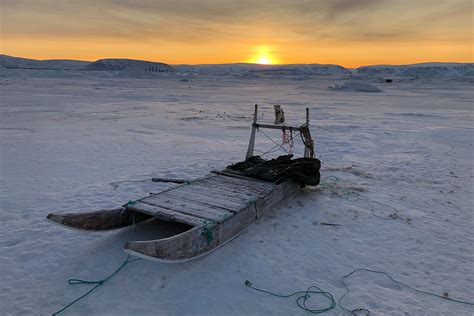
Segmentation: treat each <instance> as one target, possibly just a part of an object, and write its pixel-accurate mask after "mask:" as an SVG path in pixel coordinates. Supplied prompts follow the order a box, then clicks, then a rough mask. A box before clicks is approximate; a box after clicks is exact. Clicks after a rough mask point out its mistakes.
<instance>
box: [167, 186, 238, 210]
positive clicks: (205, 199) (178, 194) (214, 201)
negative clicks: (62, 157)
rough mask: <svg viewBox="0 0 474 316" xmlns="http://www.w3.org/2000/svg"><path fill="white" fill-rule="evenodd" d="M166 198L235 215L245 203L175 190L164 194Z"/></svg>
mask: <svg viewBox="0 0 474 316" xmlns="http://www.w3.org/2000/svg"><path fill="white" fill-rule="evenodd" d="M163 195H164V196H166V197H170V198H175V199H177V200H181V199H182V200H185V201H193V202H196V203H198V204H202V205H207V206H213V207H219V208H223V209H225V210H228V211H231V212H233V213H237V212H239V211H240V210H241V209H242V208H243V207H245V204H244V203H235V202H231V201H227V200H225V199H222V198H220V197H219V196H216V195H214V196H203V195H200V194H198V193H195V192H183V191H182V190H174V191H168V192H166V193H163Z"/></svg>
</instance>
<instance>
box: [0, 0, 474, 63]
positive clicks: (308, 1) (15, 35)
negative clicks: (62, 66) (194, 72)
mask: <svg viewBox="0 0 474 316" xmlns="http://www.w3.org/2000/svg"><path fill="white" fill-rule="evenodd" d="M0 10H1V11H0V17H1V21H0V53H1V54H6V55H12V56H21V57H26V58H34V59H79V60H91V61H92V60H97V59H100V58H132V59H143V60H152V61H160V62H165V63H169V64H208V63H234V62H256V63H272V64H275V63H280V64H289V63H322V64H338V65H342V66H345V67H357V66H362V65H369V64H409V63H417V62H428V61H443V62H448V61H450V62H472V61H473V1H472V0H100V1H96V0H0Z"/></svg>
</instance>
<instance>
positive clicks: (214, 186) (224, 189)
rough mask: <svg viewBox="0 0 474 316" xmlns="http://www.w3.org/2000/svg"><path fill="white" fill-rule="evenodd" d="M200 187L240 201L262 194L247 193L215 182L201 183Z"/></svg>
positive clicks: (258, 192)
mask: <svg viewBox="0 0 474 316" xmlns="http://www.w3.org/2000/svg"><path fill="white" fill-rule="evenodd" d="M201 187H203V188H207V189H209V190H213V191H216V192H221V193H222V194H226V195H231V196H235V197H237V198H239V199H240V200H241V201H249V200H252V199H256V198H257V196H258V195H259V194H262V192H260V191H256V190H255V191H253V192H252V191H247V190H244V189H242V188H239V187H235V186H231V185H229V184H227V185H222V184H220V183H216V182H207V183H202V184H201Z"/></svg>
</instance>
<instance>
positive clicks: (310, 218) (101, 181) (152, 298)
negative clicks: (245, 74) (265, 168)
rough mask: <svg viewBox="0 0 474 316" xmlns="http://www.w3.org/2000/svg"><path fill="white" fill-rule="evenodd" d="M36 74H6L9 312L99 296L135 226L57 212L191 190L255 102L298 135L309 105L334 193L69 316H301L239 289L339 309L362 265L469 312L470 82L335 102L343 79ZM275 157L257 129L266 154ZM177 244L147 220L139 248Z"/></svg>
mask: <svg viewBox="0 0 474 316" xmlns="http://www.w3.org/2000/svg"><path fill="white" fill-rule="evenodd" d="M39 72H40V71H36V72H32V71H27V70H3V72H2V73H1V77H0V96H1V99H0V159H1V160H0V172H1V174H0V209H1V215H2V221H1V224H2V228H1V230H0V302H1V303H0V314H2V315H10V314H11V315H17V314H34V315H38V314H40V315H49V314H51V313H52V312H55V311H57V310H59V309H60V308H61V307H63V306H64V305H66V304H67V303H69V302H70V301H71V300H73V299H75V298H76V297H78V296H80V295H82V294H83V293H85V292H86V291H87V290H88V289H90V286H87V285H76V286H70V285H68V284H67V282H66V281H67V279H68V278H70V277H76V278H84V279H101V278H103V277H105V276H107V275H108V274H109V273H110V272H112V271H113V270H114V269H116V268H117V267H118V265H120V263H121V262H122V260H123V259H124V258H125V254H124V253H123V251H122V246H123V244H124V242H125V241H127V240H128V239H129V238H130V237H131V229H129V228H127V229H123V230H118V231H110V232H103V233H92V232H83V231H74V230H67V229H64V228H63V227H59V226H56V225H53V224H52V223H50V222H48V221H47V220H46V218H45V216H46V215H47V214H48V213H49V212H51V211H55V212H58V211H64V212H66V211H84V212H86V211H91V210H96V209H99V208H103V207H115V206H118V205H122V204H123V203H125V202H127V201H128V200H133V199H136V198H139V197H142V196H145V195H148V194H149V193H150V192H158V191H160V190H162V189H164V188H166V187H167V185H165V184H158V183H152V182H151V181H150V180H146V179H150V178H151V177H154V176H167V177H177V178H194V177H198V176H202V175H205V174H206V173H207V172H208V171H209V170H211V169H215V168H222V167H224V166H226V165H227V164H230V163H232V162H235V161H238V160H241V159H242V158H243V157H244V154H245V151H246V146H247V142H248V137H249V134H250V120H251V115H252V111H253V104H255V103H259V104H260V105H261V107H262V108H261V112H263V113H264V114H265V115H263V116H262V119H266V118H268V121H271V119H272V115H273V114H272V104H274V103H279V104H282V105H283V107H284V110H285V114H286V116H287V119H288V120H289V121H291V122H295V123H296V122H297V123H299V122H302V121H303V117H304V108H305V107H306V106H309V107H310V118H311V123H312V133H313V136H314V138H315V139H316V146H317V156H318V157H319V158H320V159H321V160H322V163H323V165H322V170H321V172H322V184H321V185H320V186H319V187H317V188H313V189H306V190H305V191H304V192H302V193H301V194H299V195H298V196H296V197H295V198H294V199H292V200H291V201H289V203H288V205H285V206H282V207H281V208H280V209H277V210H275V212H274V214H273V215H272V216H268V217H265V218H262V219H260V220H259V221H258V222H257V223H256V224H254V225H252V226H251V227H249V228H248V229H247V230H246V231H245V232H244V233H243V234H242V235H240V236H239V237H238V238H236V239H234V240H233V241H232V242H230V243H228V244H227V245H225V246H224V247H222V248H220V249H219V250H217V251H215V252H214V253H212V254H210V255H208V256H205V257H203V258H200V259H197V260H193V261H189V262H186V263H180V264H173V265H167V264H160V263H156V262H150V261H144V260H141V261H138V262H136V263H133V264H131V265H129V266H127V267H126V268H125V269H124V270H123V271H122V272H121V273H120V274H118V275H116V276H115V277H114V278H113V279H111V280H110V281H108V282H107V283H106V284H105V285H104V286H102V287H100V288H99V289H98V290H96V291H95V292H94V293H93V295H91V296H89V297H87V298H86V299H85V300H83V301H80V302H78V303H77V304H76V305H74V306H72V307H71V308H70V309H69V310H67V311H66V312H64V315H79V314H81V315H127V314H135V315H306V314H307V313H305V312H303V311H301V310H300V309H298V308H297V307H296V304H295V303H294V301H293V299H279V298H275V297H271V296H268V295H266V294H264V293H258V292H255V291H252V290H251V289H249V288H248V287H246V286H245V285H244V281H245V280H247V279H249V280H251V281H252V282H253V284H254V285H255V286H259V287H264V288H266V289H270V290H273V291H276V292H280V293H288V292H292V291H295V290H305V289H306V288H307V287H308V286H310V285H313V284H314V285H318V286H320V287H321V288H323V289H325V290H327V291H330V292H331V293H333V295H334V296H335V298H336V299H339V298H340V297H341V296H342V295H343V294H344V293H345V290H344V287H343V285H342V283H341V277H342V276H343V275H345V274H347V273H349V272H350V271H352V270H354V269H356V268H363V267H365V268H370V269H375V270H382V271H386V272H388V273H390V274H391V275H392V276H393V277H394V278H395V279H397V280H400V281H402V282H405V283H408V284H410V285H411V286H414V287H416V288H419V289H422V290H428V291H433V292H435V293H439V294H441V295H443V293H448V295H449V297H452V298H457V299H463V300H470V301H472V300H473V299H472V298H473V297H474V288H473V284H474V265H473V261H474V260H473V259H474V251H473V240H474V234H473V232H472V231H473V229H472V227H473V224H474V222H473V154H474V151H473V128H474V126H473V124H472V122H473V108H472V106H473V90H472V82H469V81H468V80H442V79H436V80H434V79H423V80H411V81H399V82H395V83H392V84H379V83H378V81H377V80H370V79H369V80H367V82H368V83H370V84H372V85H374V86H377V87H378V88H380V89H381V90H383V92H380V93H364V92H342V91H330V90H328V88H327V87H328V86H331V85H334V84H340V83H342V82H344V80H343V78H338V77H332V76H325V77H310V78H307V79H308V80H290V79H284V78H278V79H275V78H273V79H272V78H247V79H245V78H232V77H230V76H207V77H206V76H201V77H199V76H195V77H192V78H190V80H188V81H187V82H183V81H186V80H182V79H181V78H180V77H179V76H178V75H166V76H165V75H164V74H163V75H157V76H156V77H154V78H153V79H136V78H135V79H133V78H129V79H127V78H120V77H117V76H110V77H107V76H104V75H101V76H100V77H99V76H95V77H93V76H92V75H90V74H85V73H84V72H82V73H78V74H77V75H71V74H68V75H67V76H65V77H59V75H61V73H59V75H58V73H56V75H58V76H56V77H55V78H48V76H50V74H51V73H48V74H44V73H43V74H39ZM35 77H36V78H35ZM180 79H181V80H180ZM300 79H302V78H300ZM273 136H275V137H277V138H278V137H281V135H279V134H278V132H275V133H274V134H273ZM268 145H269V144H268V142H264V137H263V136H262V135H259V143H258V148H259V149H262V150H263V149H265V148H264V147H265V146H268ZM140 180H144V181H140ZM127 181H130V182H127ZM321 223H332V224H339V225H340V226H327V225H321ZM167 234H172V231H170V230H167V229H166V228H165V227H163V226H162V225H160V224H159V223H157V222H151V223H144V224H140V225H138V226H137V231H136V233H135V239H151V238H153V237H158V236H165V235H167ZM346 283H347V285H348V287H349V289H350V293H349V294H348V295H347V296H346V297H345V298H344V301H343V304H344V305H345V306H347V307H349V308H351V309H353V308H358V307H359V308H367V309H369V310H370V311H371V313H372V314H373V315H472V314H473V313H474V308H473V307H472V306H467V305H463V304H459V303H455V302H450V301H447V300H443V299H439V298H434V297H431V296H427V295H424V294H420V293H416V292H414V291H412V290H410V289H407V288H404V287H401V286H399V285H396V284H394V283H393V282H391V281H390V280H389V279H388V278H387V277H385V276H383V275H378V274H372V273H368V272H357V273H356V274H354V275H353V276H351V277H350V278H348V279H347V280H346ZM316 303H317V302H316ZM311 306H312V307H313V306H314V305H313V303H311ZM314 307H315V306H314ZM327 315H345V313H344V312H343V311H342V310H341V309H340V308H339V307H336V308H335V309H333V310H332V311H330V312H328V313H327Z"/></svg>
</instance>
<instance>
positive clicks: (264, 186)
mask: <svg viewBox="0 0 474 316" xmlns="http://www.w3.org/2000/svg"><path fill="white" fill-rule="evenodd" d="M208 181H215V182H219V183H232V184H236V185H240V186H244V187H247V188H250V189H259V190H271V189H272V188H273V187H274V186H275V185H274V184H273V183H271V182H267V183H262V182H256V181H249V180H246V179H242V178H232V177H226V176H217V177H215V178H211V179H209V180H208Z"/></svg>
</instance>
